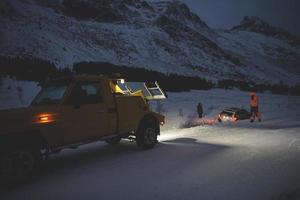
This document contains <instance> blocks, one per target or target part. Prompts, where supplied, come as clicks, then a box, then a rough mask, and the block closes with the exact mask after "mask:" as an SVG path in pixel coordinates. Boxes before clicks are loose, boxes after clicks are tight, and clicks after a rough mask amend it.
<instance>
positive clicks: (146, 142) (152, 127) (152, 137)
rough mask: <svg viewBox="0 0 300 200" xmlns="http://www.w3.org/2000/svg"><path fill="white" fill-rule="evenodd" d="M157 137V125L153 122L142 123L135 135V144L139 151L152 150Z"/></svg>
mask: <svg viewBox="0 0 300 200" xmlns="http://www.w3.org/2000/svg"><path fill="white" fill-rule="evenodd" d="M158 135H159V125H158V123H157V122H155V121H151V120H148V121H145V122H143V123H142V124H141V125H140V127H139V129H138V131H137V134H136V143H137V145H138V147H140V148H141V149H144V150H146V149H152V148H153V147H154V146H155V144H156V143H157V142H158V141H157V136H158Z"/></svg>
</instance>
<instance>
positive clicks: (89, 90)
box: [69, 83, 102, 105]
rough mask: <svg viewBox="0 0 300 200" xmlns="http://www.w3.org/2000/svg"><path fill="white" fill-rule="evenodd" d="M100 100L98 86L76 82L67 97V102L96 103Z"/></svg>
mask: <svg viewBox="0 0 300 200" xmlns="http://www.w3.org/2000/svg"><path fill="white" fill-rule="evenodd" d="M100 102H102V96H101V91H100V88H99V87H97V85H95V84H80V83H77V84H76V85H75V86H74V88H73V90H72V92H71V94H70V97H69V104H81V105H83V104H97V103H100Z"/></svg>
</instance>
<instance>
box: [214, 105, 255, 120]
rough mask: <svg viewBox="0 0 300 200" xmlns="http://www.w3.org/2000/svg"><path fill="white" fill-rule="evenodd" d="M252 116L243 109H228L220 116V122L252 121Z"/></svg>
mask: <svg viewBox="0 0 300 200" xmlns="http://www.w3.org/2000/svg"><path fill="white" fill-rule="evenodd" d="M250 117H251V114H250V113H249V112H248V111H247V110H245V109H243V108H227V109H225V110H223V111H222V112H221V113H220V114H219V116H218V121H219V122H224V121H231V122H234V121H237V120H244V119H250Z"/></svg>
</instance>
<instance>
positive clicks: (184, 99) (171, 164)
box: [0, 83, 300, 200]
mask: <svg viewBox="0 0 300 200" xmlns="http://www.w3.org/2000/svg"><path fill="white" fill-rule="evenodd" d="M26 84H28V83H26ZM34 88H35V86H34ZM168 96H169V98H168V99H167V100H165V101H162V102H160V103H158V102H153V103H152V108H153V110H157V111H159V112H161V113H162V114H164V115H165V116H166V122H167V123H166V125H165V126H164V127H162V130H161V135H160V136H159V144H158V145H157V146H156V147H155V148H154V149H152V150H150V151H139V150H138V149H137V148H136V147H135V145H134V144H132V143H130V142H128V141H122V142H121V144H120V145H119V146H117V147H111V146H108V145H106V144H104V143H102V142H98V143H94V144H89V145H84V146H82V147H80V148H79V149H77V150H65V151H62V153H61V154H59V155H54V156H53V157H52V158H51V159H50V160H48V161H47V163H46V164H45V167H44V168H43V172H41V174H39V177H37V178H36V180H33V181H32V182H31V183H30V184H26V185H24V186H21V187H18V188H16V189H14V190H12V191H0V199H1V200H2V199H3V200H6V199H22V198H24V197H25V196H26V197H30V199H44V200H48V199H49V200H50V199H95V200H96V199H99V198H101V199H131V200H135V199H145V200H148V199H149V200H150V199H158V200H159V199H162V200H168V199H170V200H171V199H172V200H176V199H178V200H179V199H186V200H194V199H205V200H206V199H208V200H210V199H231V200H239V199H244V200H248V199H249V200H253V199H257V200H260V199H261V200H265V199H280V197H282V196H283V197H284V196H295V197H296V198H295V199H297V197H300V196H297V195H298V193H299V191H300V172H299V168H300V157H299V155H300V123H299V120H298V119H299V117H300V110H299V109H298V108H299V104H300V97H292V96H283V95H272V94H258V96H259V97H260V109H261V112H262V114H263V121H262V122H261V123H258V122H255V123H250V122H249V120H245V121H238V122H236V123H216V124H213V125H206V124H204V125H201V126H195V127H191V128H182V126H181V125H182V124H183V123H184V122H185V121H186V120H188V119H189V118H195V117H197V113H196V106H197V104H198V102H201V103H202V105H203V108H204V115H205V118H206V119H212V118H214V117H216V115H217V114H218V113H219V112H220V111H221V110H222V109H224V108H225V107H243V108H246V109H249V108H248V107H249V99H250V97H249V94H248V93H247V92H241V91H234V90H219V89H214V90H209V91H191V92H181V93H168ZM9 97H13V96H9ZM31 98H32V97H31ZM7 100H8V99H6V100H5V101H6V102H7ZM11 101H12V103H13V102H14V100H12V99H11ZM0 104H1V105H2V99H1V103H0ZM100 188H101V189H100ZM136 191H138V192H136ZM48 194H51V195H48Z"/></svg>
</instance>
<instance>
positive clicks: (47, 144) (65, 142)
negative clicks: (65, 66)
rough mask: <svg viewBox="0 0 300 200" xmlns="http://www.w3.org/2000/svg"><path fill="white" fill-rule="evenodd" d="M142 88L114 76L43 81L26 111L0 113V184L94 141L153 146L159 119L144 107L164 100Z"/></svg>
mask: <svg viewBox="0 0 300 200" xmlns="http://www.w3.org/2000/svg"><path fill="white" fill-rule="evenodd" d="M122 87H123V88H125V89H121V88H122ZM144 87H145V88H143V90H142V89H141V90H136V91H133V90H132V89H131V88H130V87H129V86H128V85H126V83H125V82H124V80H123V79H120V78H118V77H108V76H87V75H80V76H73V77H70V78H62V79H55V80H50V81H48V83H46V84H45V85H44V86H43V89H42V90H41V92H40V93H39V94H38V95H37V96H36V98H35V99H34V100H33V102H32V104H31V106H29V107H27V108H20V109H10V110H3V111H0V121H1V123H0V179H1V180H5V181H7V182H12V183H14V182H19V181H21V180H25V179H26V178H27V177H29V175H30V174H31V173H32V172H33V171H34V168H35V167H36V166H37V164H38V162H39V161H40V160H41V159H42V158H47V157H48V156H49V155H50V154H53V153H59V152H60V151H61V150H63V149H65V148H75V147H77V146H79V145H82V144H87V143H90V142H94V141H98V140H103V141H106V142H107V143H109V144H117V143H118V142H119V141H120V140H121V139H122V138H130V139H131V140H132V139H134V140H135V141H136V143H137V145H138V146H139V147H140V148H142V149H150V148H152V147H154V145H155V144H156V143H157V136H158V135H159V134H160V125H163V124H164V123H165V117H164V116H163V115H160V114H158V113H155V112H152V111H151V109H150V106H149V103H148V102H149V101H150V100H155V99H164V98H166V96H165V94H164V92H163V91H162V90H161V88H160V87H159V85H158V84H157V83H156V82H155V83H154V84H152V85H151V87H147V84H144Z"/></svg>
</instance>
